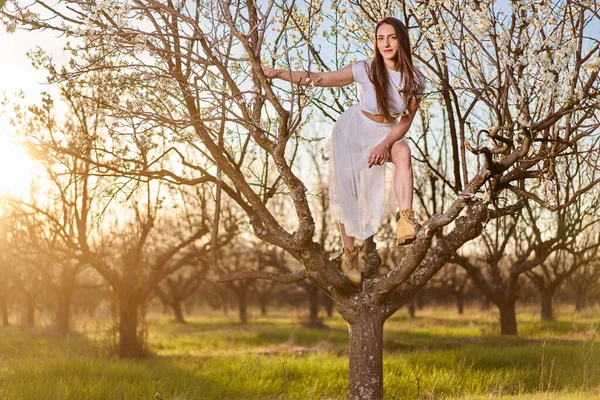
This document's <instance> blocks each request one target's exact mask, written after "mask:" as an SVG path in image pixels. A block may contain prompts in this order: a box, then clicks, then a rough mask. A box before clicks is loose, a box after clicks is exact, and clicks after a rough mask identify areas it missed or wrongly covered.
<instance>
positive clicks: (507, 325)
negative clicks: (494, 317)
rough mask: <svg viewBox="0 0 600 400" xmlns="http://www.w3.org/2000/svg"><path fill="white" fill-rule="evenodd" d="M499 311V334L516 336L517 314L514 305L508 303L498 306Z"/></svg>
mask: <svg viewBox="0 0 600 400" xmlns="http://www.w3.org/2000/svg"><path fill="white" fill-rule="evenodd" d="M498 309H499V310H500V332H501V334H502V335H516V334H517V313H516V311H515V303H514V302H508V303H505V304H501V305H498Z"/></svg>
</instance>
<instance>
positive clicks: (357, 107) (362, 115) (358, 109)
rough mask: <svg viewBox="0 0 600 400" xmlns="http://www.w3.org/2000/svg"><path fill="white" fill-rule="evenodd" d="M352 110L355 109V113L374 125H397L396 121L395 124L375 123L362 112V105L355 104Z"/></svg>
mask: <svg viewBox="0 0 600 400" xmlns="http://www.w3.org/2000/svg"><path fill="white" fill-rule="evenodd" d="M351 108H355V112H358V113H359V114H360V116H361V117H362V118H364V119H365V120H367V121H369V122H370V123H372V124H375V125H378V126H394V125H396V124H397V122H396V121H394V122H377V121H373V120H372V119H371V118H369V117H367V116H366V115H365V114H364V113H363V112H362V109H361V108H360V103H356V104H354V105H353V106H352V107H351Z"/></svg>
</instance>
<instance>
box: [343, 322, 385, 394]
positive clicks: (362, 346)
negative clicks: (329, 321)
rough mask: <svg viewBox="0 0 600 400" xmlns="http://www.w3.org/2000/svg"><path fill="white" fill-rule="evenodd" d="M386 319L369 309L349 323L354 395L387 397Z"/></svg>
mask: <svg viewBox="0 0 600 400" xmlns="http://www.w3.org/2000/svg"><path fill="white" fill-rule="evenodd" d="M383 323H384V319H383V318H381V317H380V316H379V315H378V314H377V313H376V312H370V313H369V312H365V313H364V314H363V313H361V315H358V316H357V318H356V319H355V320H354V321H352V323H348V328H349V333H350V355H349V356H350V388H349V389H350V398H351V399H352V400H359V399H383Z"/></svg>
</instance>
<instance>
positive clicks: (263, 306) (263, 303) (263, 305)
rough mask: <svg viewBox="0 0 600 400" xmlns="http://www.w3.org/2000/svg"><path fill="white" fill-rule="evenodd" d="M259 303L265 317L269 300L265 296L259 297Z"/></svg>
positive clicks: (261, 313)
mask: <svg viewBox="0 0 600 400" xmlns="http://www.w3.org/2000/svg"><path fill="white" fill-rule="evenodd" d="M258 304H259V305H260V315H262V316H263V317H266V316H267V301H266V300H265V299H263V298H260V297H259V298H258Z"/></svg>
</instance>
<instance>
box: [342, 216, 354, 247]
mask: <svg viewBox="0 0 600 400" xmlns="http://www.w3.org/2000/svg"><path fill="white" fill-rule="evenodd" d="M340 231H341V232H342V242H343V243H344V247H345V248H347V249H348V250H350V251H352V250H354V237H353V236H348V235H347V234H346V228H345V227H344V224H342V223H341V222H340Z"/></svg>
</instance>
